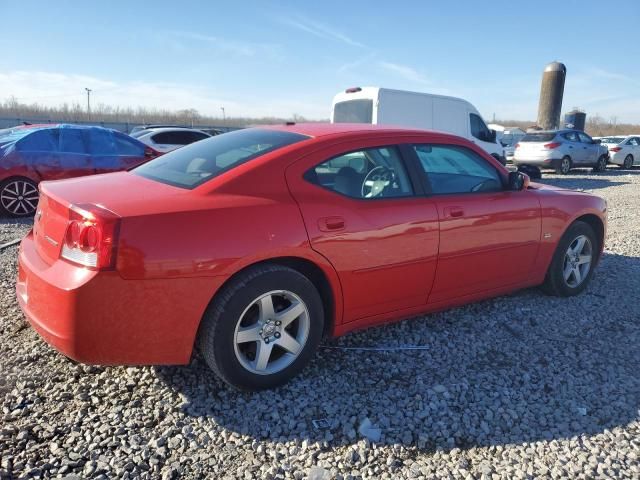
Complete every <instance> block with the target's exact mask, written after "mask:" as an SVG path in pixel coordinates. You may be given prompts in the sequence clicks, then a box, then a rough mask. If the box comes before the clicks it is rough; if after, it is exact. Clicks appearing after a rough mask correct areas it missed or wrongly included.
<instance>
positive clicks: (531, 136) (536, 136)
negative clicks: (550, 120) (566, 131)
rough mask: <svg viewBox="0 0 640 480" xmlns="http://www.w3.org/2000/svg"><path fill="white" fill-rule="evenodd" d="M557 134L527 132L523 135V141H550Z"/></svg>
mask: <svg viewBox="0 0 640 480" xmlns="http://www.w3.org/2000/svg"><path fill="white" fill-rule="evenodd" d="M555 136H556V134H555V133H553V132H551V133H527V134H526V135H525V136H524V137H522V140H520V141H521V142H549V141H551V140H553V137H555Z"/></svg>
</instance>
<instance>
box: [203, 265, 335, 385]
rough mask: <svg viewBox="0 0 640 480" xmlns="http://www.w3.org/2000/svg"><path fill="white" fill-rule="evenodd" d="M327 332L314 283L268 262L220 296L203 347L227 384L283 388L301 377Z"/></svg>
mask: <svg viewBox="0 0 640 480" xmlns="http://www.w3.org/2000/svg"><path fill="white" fill-rule="evenodd" d="M269 305H271V307H269ZM294 307H295V308H294ZM287 312H288V313H289V315H288V316H287ZM298 312H300V314H299V315H298V316H297V317H295V318H294V319H293V320H292V318H293V316H294V315H296V314H298ZM278 319H281V320H278ZM278 322H280V323H278ZM323 331H324V307H323V304H322V299H321V298H320V294H319V293H318V290H317V289H316V287H315V286H314V285H313V283H312V282H311V281H310V280H309V279H308V278H307V277H305V276H304V275H302V274H301V273H300V272H298V271H296V270H293V269H291V268H288V267H284V266H281V265H270V264H265V265H260V266H256V267H251V268H249V269H247V270H246V271H244V272H242V273H241V274H239V275H238V276H237V277H235V278H233V279H232V280H231V281H230V282H229V283H228V284H227V285H225V286H224V287H223V288H222V290H221V291H220V292H219V293H218V294H217V295H216V296H215V297H214V300H213V301H212V302H211V304H210V305H209V307H208V308H207V310H206V312H205V314H204V317H203V319H202V323H201V325H200V329H199V331H198V337H197V343H198V349H199V351H200V353H201V354H202V356H203V357H204V359H205V361H206V363H207V364H208V365H209V367H210V368H211V369H212V370H213V371H214V372H215V373H216V374H217V375H218V376H219V377H220V378H221V379H222V380H224V381H225V382H226V383H227V384H229V385H232V386H233V387H236V388H238V389H240V390H248V391H256V390H264V389H268V388H273V387H276V386H278V385H282V384H283V383H285V382H287V381H288V380H290V379H291V378H292V377H294V376H295V375H296V374H297V373H299V372H300V371H301V370H302V369H303V367H304V366H305V365H306V364H307V363H308V362H309V360H310V359H311V358H312V356H313V355H314V353H315V350H316V349H317V347H318V344H319V343H320V340H321V338H322V334H323ZM291 339H293V340H294V342H297V346H296V343H294V342H292V341H291ZM292 345H293V348H292ZM285 346H287V347H288V348H289V349H290V350H287V349H286V348H285ZM298 347H299V348H298ZM265 357H266V361H265V360H264V358H265Z"/></svg>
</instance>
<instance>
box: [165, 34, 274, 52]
mask: <svg viewBox="0 0 640 480" xmlns="http://www.w3.org/2000/svg"><path fill="white" fill-rule="evenodd" d="M170 34H171V35H172V36H173V37H175V38H178V39H183V40H190V41H195V42H199V43H204V44H207V45H209V46H211V47H214V48H216V49H218V50H221V51H225V52H228V53H231V54H234V55H240V56H243V57H256V56H259V55H268V56H270V57H279V56H281V46H280V45H276V44H272V43H254V42H240V41H236V40H229V39H226V38H222V37H216V36H213V35H206V34H202V33H197V32H183V31H174V32H170Z"/></svg>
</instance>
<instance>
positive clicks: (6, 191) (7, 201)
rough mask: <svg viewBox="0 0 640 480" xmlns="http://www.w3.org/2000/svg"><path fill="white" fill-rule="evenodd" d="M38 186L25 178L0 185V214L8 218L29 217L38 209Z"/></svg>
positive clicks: (18, 178) (12, 179)
mask: <svg viewBox="0 0 640 480" xmlns="http://www.w3.org/2000/svg"><path fill="white" fill-rule="evenodd" d="M39 197H40V194H39V192H38V185H37V184H36V183H35V182H34V181H33V180H30V179H28V178H25V177H13V178H8V179H6V180H5V181H3V182H2V183H0V213H2V214H3V215H6V216H9V217H30V216H31V215H33V214H34V213H36V208H37V207H38V199H39Z"/></svg>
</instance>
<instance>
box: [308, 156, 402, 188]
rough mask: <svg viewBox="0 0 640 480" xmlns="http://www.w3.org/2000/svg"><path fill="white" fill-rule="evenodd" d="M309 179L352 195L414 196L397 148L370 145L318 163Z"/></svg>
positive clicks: (311, 171)
mask: <svg viewBox="0 0 640 480" xmlns="http://www.w3.org/2000/svg"><path fill="white" fill-rule="evenodd" d="M305 179H306V180H307V181H309V182H311V183H315V184H316V185H320V186H322V187H324V188H326V189H328V190H332V191H334V192H337V193H340V194H342V195H346V196H348V197H352V198H361V199H373V198H397V197H408V196H411V195H413V189H412V187H411V183H410V180H409V176H408V175H407V172H406V170H405V168H404V165H403V163H402V158H401V157H400V154H399V152H398V149H397V148H396V147H381V148H367V149H363V150H358V151H355V152H349V153H345V154H343V155H340V156H338V157H333V158H331V159H330V160H327V161H326V162H323V163H321V164H319V165H316V166H315V167H313V168H312V169H311V170H309V171H308V172H307V173H306V174H305Z"/></svg>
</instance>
